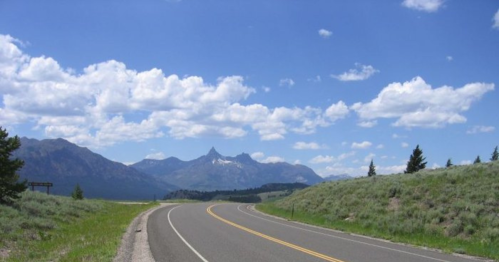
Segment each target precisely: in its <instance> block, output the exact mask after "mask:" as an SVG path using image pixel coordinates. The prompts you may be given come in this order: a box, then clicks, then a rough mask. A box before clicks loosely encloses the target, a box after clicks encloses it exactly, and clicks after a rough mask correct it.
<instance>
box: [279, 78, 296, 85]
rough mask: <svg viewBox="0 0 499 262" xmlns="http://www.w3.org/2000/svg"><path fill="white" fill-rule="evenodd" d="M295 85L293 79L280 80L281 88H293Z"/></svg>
mask: <svg viewBox="0 0 499 262" xmlns="http://www.w3.org/2000/svg"><path fill="white" fill-rule="evenodd" d="M294 85H295V81H294V80H293V79H291V78H283V79H281V80H279V86H287V87H292V86H294Z"/></svg>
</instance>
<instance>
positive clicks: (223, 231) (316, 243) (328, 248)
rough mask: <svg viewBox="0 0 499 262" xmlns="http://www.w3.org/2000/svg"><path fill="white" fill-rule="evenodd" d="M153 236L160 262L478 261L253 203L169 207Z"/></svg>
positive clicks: (157, 215)
mask: <svg viewBox="0 0 499 262" xmlns="http://www.w3.org/2000/svg"><path fill="white" fill-rule="evenodd" d="M147 232H148V235H149V245H150V248H151V252H152V254H153V257H154V259H155V260H156V261H158V262H162V261H169V262H190V261H192V262H194V261H205V262H206V261H211V262H214V261H217V262H255V261H282V262H290V261H305V262H308V261H310V262H312V261H334V262H342V261H344V262H353V261H358V262H362V261H366V262H376V261H382V262H392V261H393V262H400V261H407V262H420V261H434V262H444V261H452V262H464V261H477V260H475V259H473V258H465V257H460V256H455V255H451V254H443V253H440V252H437V251H432V250H426V249H420V248H414V247H409V246H405V245H400V244H395V243H390V242H386V241H382V240H376V239H371V238H366V237H361V236H355V235H349V234H345V233H341V232H336V231H332V230H328V229H322V228H317V227H312V226H307V225H303V224H299V223H294V222H289V221H285V220H282V219H276V218H273V217H270V216H267V215H264V214H261V213H259V212H257V211H254V210H253V209H252V208H251V205H247V204H235V203H234V204H232V203H230V204H226V203H224V204H215V203H199V204H184V205H177V206H166V207H164V208H160V209H158V210H157V211H155V212H154V213H152V214H151V215H150V216H149V221H148V226H147Z"/></svg>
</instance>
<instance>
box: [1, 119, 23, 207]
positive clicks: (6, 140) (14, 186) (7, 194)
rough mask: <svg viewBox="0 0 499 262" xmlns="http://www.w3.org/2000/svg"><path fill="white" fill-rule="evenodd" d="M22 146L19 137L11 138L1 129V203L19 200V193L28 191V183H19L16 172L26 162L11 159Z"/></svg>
mask: <svg viewBox="0 0 499 262" xmlns="http://www.w3.org/2000/svg"><path fill="white" fill-rule="evenodd" d="M20 146H21V140H20V139H19V137H17V136H15V137H9V133H7V131H6V130H5V129H2V127H0V203H6V202H9V201H10V200H11V199H16V198H19V193H21V192H23V191H24V190H26V188H27V186H26V184H27V181H26V180H25V181H23V182H18V180H19V175H18V174H16V171H17V170H18V169H20V168H21V167H22V166H23V165H24V162H23V161H22V160H20V159H17V158H16V159H11V156H12V152H13V151H15V150H16V149H18V148H19V147H20Z"/></svg>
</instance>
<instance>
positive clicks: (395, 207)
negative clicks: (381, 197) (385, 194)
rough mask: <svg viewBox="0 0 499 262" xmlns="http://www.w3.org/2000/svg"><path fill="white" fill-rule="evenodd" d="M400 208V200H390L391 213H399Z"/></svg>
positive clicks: (394, 198) (393, 198) (389, 208)
mask: <svg viewBox="0 0 499 262" xmlns="http://www.w3.org/2000/svg"><path fill="white" fill-rule="evenodd" d="M399 208H400V199H398V198H396V197H392V198H390V203H388V208H387V209H388V210H389V211H397V210H399Z"/></svg>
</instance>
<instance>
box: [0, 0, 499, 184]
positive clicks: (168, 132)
mask: <svg viewBox="0 0 499 262" xmlns="http://www.w3.org/2000/svg"><path fill="white" fill-rule="evenodd" d="M498 83H499V2H497V1H495V0H482V1H472V0H468V1H466V0H465V1H457V0H393V1H388V0H387V1H370V0H366V1H289V0H287V1H267V0H266V1H236V0H234V1H215V0H214V1H206V0H177V1H174V0H170V1H165V0H146V1H25V0H16V1H13V0H12V1H11V0H2V1H0V95H1V96H0V125H1V126H2V127H4V128H7V129H8V131H9V132H10V133H11V135H19V136H27V137H30V138H37V139H44V138H58V137H62V138H65V139H68V140H70V141H72V142H74V143H76V144H78V145H80V146H85V147H89V148H90V149H92V150H93V151H95V152H97V153H99V154H102V155H103V156H105V157H107V158H109V159H112V160H115V161H119V162H123V163H133V162H137V161H140V160H142V159H143V158H146V157H148V158H158V159H161V158H166V157H170V156H176V157H179V158H180V159H183V160H190V159H194V158H196V157H198V156H201V155H203V154H206V153H207V152H208V151H209V149H210V148H211V147H212V146H214V147H215V148H216V149H217V150H218V151H219V152H220V153H221V154H222V155H227V156H234V155H237V154H240V153H242V152H246V153H249V154H251V155H252V156H253V157H254V158H255V159H256V160H258V161H261V162H273V161H286V162H289V163H301V164H304V165H307V166H309V167H311V168H313V169H314V170H315V171H316V172H317V173H318V174H320V175H321V176H326V175H330V174H336V175H338V174H345V173H347V174H351V175H356V176H359V175H365V174H366V173H367V166H368V164H369V161H370V160H371V159H373V160H374V163H375V165H376V166H377V171H378V173H382V174H388V173H393V172H400V171H403V170H404V168H405V165H406V162H407V160H408V158H409V155H410V154H411V152H412V149H414V148H415V147H416V145H417V144H419V145H420V147H421V148H422V150H423V152H424V155H425V156H426V157H427V161H428V167H438V166H443V165H445V162H446V161H447V159H448V158H452V161H453V162H454V163H455V164H468V163H470V162H472V161H473V160H474V159H475V158H476V156H477V155H480V157H481V159H482V160H488V159H489V158H490V155H491V153H492V151H493V149H494V147H495V146H497V145H499V135H498V130H497V128H498V127H499V125H498V124H499V118H498V116H497V112H498V108H499V107H498V103H497V102H498V101H499V95H498V93H497V90H496V89H497V88H498V87H497V85H498Z"/></svg>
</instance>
